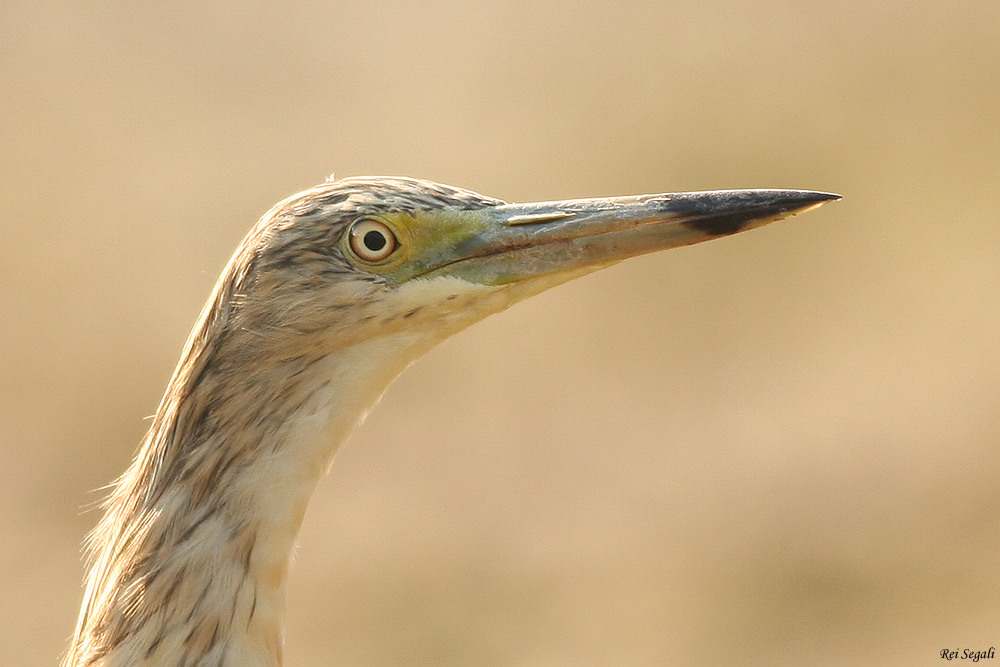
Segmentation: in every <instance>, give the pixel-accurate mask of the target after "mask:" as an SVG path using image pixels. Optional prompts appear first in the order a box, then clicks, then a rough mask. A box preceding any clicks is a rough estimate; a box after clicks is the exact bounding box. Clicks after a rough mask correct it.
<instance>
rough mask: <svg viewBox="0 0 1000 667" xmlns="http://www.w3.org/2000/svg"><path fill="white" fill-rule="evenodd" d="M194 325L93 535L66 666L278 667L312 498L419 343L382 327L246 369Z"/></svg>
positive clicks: (65, 662)
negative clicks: (293, 569) (386, 335)
mask: <svg viewBox="0 0 1000 667" xmlns="http://www.w3.org/2000/svg"><path fill="white" fill-rule="evenodd" d="M204 324H205V323H204V322H203V323H202V326H203V325H204ZM200 329H201V327H198V328H196V330H195V332H193V333H192V337H191V340H189V342H188V348H187V350H186V355H185V357H184V358H183V359H182V362H181V364H180V365H179V366H178V368H177V370H176V371H175V374H174V378H173V379H172V381H171V383H170V386H169V388H168V390H167V393H166V395H165V396H164V399H163V401H162V403H161V405H160V409H159V411H158V413H157V416H156V418H155V420H154V423H153V426H152V427H151V429H150V431H149V433H148V434H147V436H146V438H145V440H144V441H143V444H142V446H141V448H140V451H139V454H138V456H137V458H136V460H135V461H134V462H133V464H132V465H131V466H130V467H129V469H128V470H127V471H126V473H125V474H124V475H123V477H122V478H121V479H120V480H119V482H118V483H117V485H116V487H115V490H114V492H113V493H112V495H111V498H110V499H109V501H108V505H107V510H106V514H105V516H104V518H103V519H102V521H101V522H100V524H99V525H98V526H97V528H96V529H95V531H94V533H93V534H92V535H91V536H90V538H89V548H90V551H91V568H90V571H89V574H88V577H87V585H86V593H85V597H84V604H83V608H82V611H81V614H80V619H79V621H78V626H77V631H76V635H75V637H74V641H73V644H72V646H71V648H70V651H69V653H68V655H67V656H66V659H65V661H64V665H66V666H67V667H70V666H71V667H77V666H82V665H139V664H195V663H197V664H218V665H241V666H242V665H248V666H249V665H279V664H280V663H281V646H282V617H283V610H284V584H285V576H286V572H287V564H288V560H289V557H290V554H291V551H292V547H293V545H294V540H295V535H296V534H297V532H298V529H299V526H300V524H301V521H302V517H303V514H304V512H305V509H306V505H307V503H308V501H309V498H310V496H311V495H312V492H313V490H314V489H315V486H316V484H317V482H318V481H319V479H320V478H321V477H322V475H323V474H324V473H325V472H326V470H327V469H328V467H329V464H330V461H331V459H332V457H333V454H334V452H335V450H336V447H337V445H338V444H339V443H340V442H341V441H343V439H344V438H346V437H347V435H348V434H349V432H350V431H351V430H352V429H353V427H354V426H355V424H356V422H358V421H360V420H361V418H363V416H364V415H365V414H366V413H367V411H368V410H369V409H370V408H371V406H372V405H373V404H374V403H375V402H376V401H377V400H378V397H379V396H380V395H381V393H382V391H383V390H384V389H385V387H386V386H388V384H389V383H390V382H391V380H392V379H393V378H394V377H395V376H396V375H397V374H398V373H399V372H400V371H401V370H402V369H403V368H404V367H405V366H406V365H407V363H409V361H410V360H412V358H413V357H415V356H416V354H417V352H415V351H412V350H408V349H407V346H405V345H402V346H401V345H400V343H399V341H393V340H385V339H377V340H374V341H369V342H364V343H357V344H355V345H352V346H350V347H348V348H345V349H343V350H339V351H337V352H333V353H327V354H324V355H318V354H313V355H310V354H307V353H303V354H301V355H297V356H294V355H293V356H287V357H284V358H282V359H280V360H278V361H273V360H272V361H268V362H266V363H265V362H259V363H257V364H255V365H254V364H251V365H249V367H248V366H246V365H244V366H243V367H242V368H239V369H237V368H235V367H234V364H233V363H231V361H230V360H231V358H232V355H230V356H229V357H227V354H226V353H227V350H226V349H225V347H226V346H225V344H223V345H222V346H219V347H217V348H216V349H209V348H208V347H206V346H205V345H204V344H201V343H200V341H201V340H206V339H205V338H202V337H201V336H200V335H199V331H200ZM205 355H213V356H214V357H215V358H214V359H211V360H209V361H206V360H205V359H203V357H204V356H205Z"/></svg>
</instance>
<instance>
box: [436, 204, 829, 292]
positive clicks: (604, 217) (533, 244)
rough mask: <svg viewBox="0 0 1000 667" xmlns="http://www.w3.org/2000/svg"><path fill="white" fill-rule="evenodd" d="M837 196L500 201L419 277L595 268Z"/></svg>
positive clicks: (520, 275) (515, 276)
mask: <svg viewBox="0 0 1000 667" xmlns="http://www.w3.org/2000/svg"><path fill="white" fill-rule="evenodd" d="M834 199H840V195H836V194H831V193H829V192H813V191H809V190H717V191H710V192H681V193H670V194H658V195H639V196H633V197H612V198H607V199H575V200H567V201H553V202H541V203H534V204H504V205H501V206H495V207H489V208H484V209H480V210H477V211H475V212H474V214H475V215H477V217H478V216H480V215H481V216H482V218H481V219H480V220H478V221H477V223H478V224H476V225H475V227H477V228H478V229H477V231H476V233H475V234H473V235H471V236H469V237H467V238H465V239H463V240H461V241H459V242H458V243H457V245H456V246H454V247H453V249H452V250H453V252H452V253H451V256H450V258H448V259H447V260H446V261H444V262H443V263H442V264H439V265H437V266H436V267H434V268H432V269H430V270H429V271H427V272H426V273H424V274H423V275H424V276H428V277H430V276H437V275H448V276H455V277H459V278H463V279H465V280H469V281H472V282H476V283H480V284H487V285H503V284H507V283H511V282H516V281H519V280H524V279H527V278H534V277H538V276H543V275H548V274H553V273H564V272H571V271H576V270H580V269H587V268H592V269H597V268H601V267H603V266H607V265H609V264H613V263H615V262H619V261H621V260H623V259H627V258H629V257H634V256H636V255H642V254H645V253H649V252H654V251H657V250H664V249H667V248H675V247H678V246H683V245H690V244H692V243H699V242H701V241H707V240H710V239H714V238H718V237H721V236H728V235H730V234H735V233H737V232H742V231H745V230H748V229H754V228H756V227H760V226H762V225H765V224H767V223H769V222H774V221H775V220H780V219H782V218H787V217H788V216H791V215H794V214H796V213H800V212H802V211H806V210H808V209H810V208H814V207H816V206H819V205H820V204H822V203H824V202H827V201H830V200H834Z"/></svg>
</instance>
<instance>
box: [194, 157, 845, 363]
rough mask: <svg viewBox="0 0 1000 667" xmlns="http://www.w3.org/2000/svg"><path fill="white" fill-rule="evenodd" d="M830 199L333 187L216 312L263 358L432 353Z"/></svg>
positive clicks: (309, 203) (377, 180) (265, 234)
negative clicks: (600, 282) (349, 349)
mask: <svg viewBox="0 0 1000 667" xmlns="http://www.w3.org/2000/svg"><path fill="white" fill-rule="evenodd" d="M835 198H837V195H832V194H828V193H822V192H810V191H799V190H728V191H714V192H695V193H674V194H657V195H642V196H629V197H614V198H604V199H579V200H567V201H552V202H543V203H531V204H507V203H505V202H503V201H500V200H498V199H493V198H491V197H486V196H483V195H480V194H477V193H475V192H471V191H469V190H463V189H460V188H454V187H450V186H446V185H441V184H438V183H431V182H428V181H421V180H416V179H410V178H389V177H370V178H348V179H343V180H337V181H331V182H327V183H325V184H323V185H320V186H318V187H315V188H312V189H310V190H306V191H304V192H302V193H299V194H297V195H294V196H292V197H290V198H288V199H286V200H284V201H282V202H280V203H279V204H277V205H276V206H275V207H274V208H272V209H271V211H269V212H268V213H267V214H266V215H265V216H264V217H263V218H262V219H261V221H260V222H259V223H258V225H257V226H256V227H255V228H254V229H253V230H252V231H251V233H250V234H249V235H248V236H247V238H246V239H244V241H243V243H242V244H241V246H240V248H239V249H238V250H237V252H236V255H234V257H233V259H232V260H231V262H230V265H229V267H228V268H227V272H226V274H224V277H223V279H222V280H221V281H220V284H219V287H218V288H217V292H216V295H215V298H214V299H213V303H212V304H210V309H214V311H215V312H214V315H215V317H217V318H222V320H224V321H221V320H220V321H218V322H217V324H219V325H223V329H225V330H226V331H227V335H228V336H229V337H231V339H233V340H235V339H236V338H238V339H239V340H241V341H242V344H241V346H246V348H247V352H248V353H250V354H254V355H261V354H264V355H267V354H277V355H278V356H279V357H283V356H287V355H295V354H299V353H301V351H303V350H307V349H312V350H315V351H319V352H323V351H326V350H334V349H336V348H337V347H339V346H344V345H350V344H352V343H356V342H358V341H361V340H370V339H374V338H381V337H387V336H396V337H398V338H399V339H400V340H402V341H404V344H411V343H412V344H413V345H414V346H416V347H423V348H426V347H428V346H429V345H432V344H434V343H435V342H437V341H439V340H441V339H443V338H445V337H446V336H448V335H450V334H451V333H454V332H455V331H457V330H459V329H461V328H464V327H465V326H468V325H469V324H472V323H473V322H475V321H477V320H479V319H482V318H483V317H485V316H487V315H489V314H491V313H494V312H497V311H500V310H503V309H504V308H506V307H507V306H509V305H511V304H513V303H515V302H517V301H519V300H521V299H524V298H526V297H527V296H530V295H532V294H536V293H538V292H540V291H542V290H544V289H547V288H549V287H552V286H553V285H556V284H559V283H562V282H565V281H567V280H569V279H571V278H574V277H576V276H579V275H583V274H585V273H589V272H591V271H594V270H596V269H599V268H602V267H605V266H608V265H610V264H613V263H615V262H618V261H621V260H623V259H626V258H628V257H632V256H635V255H640V254H644V253H648V252H652V251H655V250H661V249H665V248H671V247H676V246H681V245H688V244H692V243H697V242H699V241H704V240H708V239H712V238H716V237H719V236H725V235H728V234H733V233H735V232H739V231H743V230H746V229H752V228H754V227H758V226H761V225H763V224H766V223H768V222H771V221H773V220H778V219H780V218H784V217H787V216H789V215H792V214H794V213H798V212H800V211H803V210H806V209H808V208H811V207H814V206H817V205H818V204H820V203H822V202H824V201H827V200H830V199H835ZM206 314H207V317H208V318H209V319H210V320H211V319H212V317H213V315H212V313H210V312H208V311H206Z"/></svg>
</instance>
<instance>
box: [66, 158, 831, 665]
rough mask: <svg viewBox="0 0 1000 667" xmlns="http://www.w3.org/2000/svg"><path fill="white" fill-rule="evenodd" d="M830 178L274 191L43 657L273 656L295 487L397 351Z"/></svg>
mask: <svg viewBox="0 0 1000 667" xmlns="http://www.w3.org/2000/svg"><path fill="white" fill-rule="evenodd" d="M838 198H839V195H835V194H831V193H827V192H817V191H808V190H717V191H706V192H682V193H666V194H654V195H641V196H624V197H610V198H594V199H574V200H564V201H548V202H541V203H529V204H517V203H506V202H504V201H501V200H499V199H494V198H492V197H487V196H484V195H481V194H477V193H476V192H473V191H470V190H465V189H462V188H457V187H451V186H447V185H442V184H439V183H433V182H430V181H425V180H418V179H412V178H402V177H363V178H344V179H340V180H336V179H330V180H328V181H326V182H325V183H323V184H321V185H319V186H316V187H313V188H311V189H308V190H305V191H303V192H300V193H298V194H296V195H293V196H291V197H289V198H287V199H285V200H283V201H281V202H279V203H278V204H276V205H275V206H273V207H272V208H271V209H270V210H269V211H268V212H267V213H265V214H264V216H263V217H262V218H261V219H260V220H259V221H258V222H257V224H256V225H255V226H254V227H253V228H252V229H251V230H250V232H249V233H248V234H247V236H246V237H245V238H244V239H243V241H242V242H241V243H240V245H239V246H238V247H237V249H236V251H235V253H234V254H233V256H232V258H231V259H230V260H229V262H228V264H227V265H226V268H225V269H224V271H223V272H222V275H221V276H220V277H219V279H218V282H217V283H216V284H215V287H214V289H213V291H212V293H211V296H210V298H209V300H208V302H207V304H206V305H205V307H204V308H203V309H202V311H201V314H200V316H199V318H198V320H197V323H196V324H195V326H194V328H193V330H192V331H191V333H190V335H189V337H188V338H187V341H186V343H185V345H184V349H183V352H182V354H181V357H180V361H179V362H178V364H177V366H176V368H175V369H174V372H173V375H172V376H171V379H170V381H169V384H168V386H167V389H166V391H165V393H164V395H163V398H162V399H161V401H160V403H159V406H158V408H157V411H156V414H155V416H154V418H153V421H152V424H151V426H150V428H149V430H148V432H147V434H146V435H145V437H144V438H143V440H142V442H141V444H140V446H139V449H138V452H137V454H136V456H135V458H134V460H133V461H132V463H131V464H130V466H129V467H128V469H127V470H126V471H125V473H124V474H123V475H122V476H121V477H120V478H119V479H118V481H117V482H116V483H115V484H114V485H113V490H112V492H111V494H110V496H109V498H108V500H107V501H106V505H105V513H104V515H103V517H102V518H101V520H100V521H99V523H98V525H97V527H96V528H95V529H94V530H93V532H92V533H91V534H90V535H89V536H88V538H87V550H88V552H89V565H88V572H87V575H86V581H85V587H84V598H83V604H82V608H81V611H80V615H79V619H78V621H77V626H76V631H75V634H74V637H73V639H72V641H71V645H70V648H69V649H68V651H67V652H66V654H65V656H64V659H63V665H64V666H65V667H83V666H96V665H101V666H117V665H238V666H241V667H246V666H254V665H270V666H274V665H280V664H281V662H282V650H283V632H284V630H283V615H284V606H285V594H284V589H285V582H286V578H287V573H288V565H289V559H290V556H291V553H292V549H293V546H294V542H295V539H296V534H297V532H298V530H299V527H300V525H301V523H302V519H303V515H304V513H305V511H306V506H307V505H308V503H309V499H310V496H311V495H312V493H313V491H314V489H315V488H316V486H317V484H318V482H319V480H320V479H321V478H322V477H323V475H324V474H325V472H326V471H327V470H328V469H329V467H330V465H331V461H332V458H333V454H334V452H335V451H336V449H337V448H338V446H339V445H340V444H341V443H342V442H343V441H344V440H345V439H346V438H347V436H348V435H349V434H350V432H351V431H352V430H353V429H354V428H355V426H356V425H357V424H359V423H360V422H361V421H362V420H363V419H364V417H365V415H366V414H367V413H368V411H369V410H370V409H371V408H372V407H373V406H374V405H375V403H376V402H377V401H378V399H379V397H380V396H381V395H382V393H383V392H384V391H385V389H386V388H387V387H388V385H389V384H390V383H391V382H392V380H393V379H394V378H395V377H396V376H397V375H398V374H399V373H400V372H402V371H403V370H404V369H405V368H406V367H407V366H408V365H409V364H411V363H412V362H414V361H415V360H416V359H417V358H418V357H420V356H421V355H423V354H424V353H425V352H427V351H428V350H429V349H430V348H431V347H433V346H434V345H435V344H437V343H439V342H440V341H442V340H443V339H445V338H447V337H448V336H450V335H452V334H454V333H456V332H458V331H460V330H461V329H463V328H465V327H467V326H469V325H471V324H473V323H474V322H476V321H478V320H480V319H483V318H484V317H486V316H487V315H490V314H492V313H496V312H499V311H502V310H504V309H506V308H507V307H509V306H511V305H512V304H514V303H516V302H518V301H521V300H523V299H525V298H527V297H529V296H532V295H534V294H537V293H539V292H541V291H543V290H546V289H548V288H550V287H553V286H555V285H558V284H560V283H563V282H566V281H568V280H571V279H573V278H576V277H579V276H582V275H584V274H587V273H590V272H592V271H595V270H598V269H601V268H604V267H607V266H610V265H612V264H615V263H617V262H619V261H621V260H623V259H626V258H629V257H633V256H636V255H641V254H644V253H649V252H653V251H656V250H661V249H666V248H673V247H677V246H683V245H689V244H692V243H698V242H700V241H705V240H709V239H714V238H718V237H722V236H728V235H730V234H734V233H736V232H740V231H744V230H748V229H753V228H756V227H759V226H761V225H764V224H766V223H769V222H772V221H774V220H778V219H781V218H785V217H788V216H790V215H792V214H795V213H799V212H802V211H805V210H807V209H810V208H813V207H815V206H818V205H820V204H822V203H823V202H826V201H829V200H833V199H838Z"/></svg>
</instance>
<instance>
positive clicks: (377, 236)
mask: <svg viewBox="0 0 1000 667" xmlns="http://www.w3.org/2000/svg"><path fill="white" fill-rule="evenodd" d="M386 243H387V241H386V238H385V235H384V234H383V233H382V232H376V231H374V230H372V231H370V232H365V247H366V248H368V249H369V250H372V251H375V252H378V251H379V250H381V249H382V248H384V247H385V244H386Z"/></svg>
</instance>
